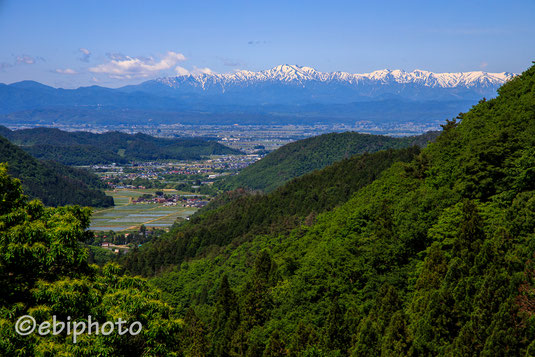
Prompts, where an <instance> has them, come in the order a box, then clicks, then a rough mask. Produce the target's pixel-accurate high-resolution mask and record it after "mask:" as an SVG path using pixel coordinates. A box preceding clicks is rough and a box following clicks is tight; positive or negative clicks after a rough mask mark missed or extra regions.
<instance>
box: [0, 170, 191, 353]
mask: <svg viewBox="0 0 535 357" xmlns="http://www.w3.org/2000/svg"><path fill="white" fill-rule="evenodd" d="M0 199H1V202H2V204H1V205H0V291H2V294H1V296H0V337H1V338H0V355H2V356H56V355H61V356H96V355H101V356H136V355H138V356H140V355H173V354H175V355H180V345H179V340H180V339H179V336H180V333H181V330H182V326H183V323H182V321H181V320H179V319H177V318H175V317H174V315H173V309H172V308H171V307H170V306H169V305H167V304H165V303H163V302H161V301H160V300H159V293H158V292H157V291H155V290H154V289H153V288H151V287H150V286H148V284H147V282H146V281H144V280H142V279H140V278H133V277H129V276H125V275H123V273H122V269H121V268H120V267H119V266H117V265H112V264H108V265H106V266H105V267H103V268H98V267H97V266H94V265H89V264H88V263H87V250H86V248H84V245H83V244H82V243H81V241H83V240H85V239H86V238H87V237H88V235H89V234H90V232H89V231H87V227H88V226H89V216H90V210H89V209H87V208H80V207H78V206H71V207H60V208H46V207H44V206H43V205H42V204H41V203H40V202H39V201H31V202H28V201H27V200H26V198H25V197H24V196H23V195H22V190H21V186H20V182H19V181H18V180H15V179H12V178H11V177H9V176H8V175H7V170H6V168H5V166H0ZM23 315H31V316H33V317H34V318H35V319H36V320H37V322H38V323H41V322H44V321H49V322H50V321H52V319H53V316H54V315H55V316H56V319H57V320H59V321H64V322H66V321H68V320H67V318H68V317H69V316H70V317H71V321H76V320H80V319H87V318H88V316H89V315H91V317H92V320H93V321H98V322H100V323H101V324H102V323H104V322H105V321H113V322H114V321H116V320H117V319H118V318H122V319H123V320H126V321H129V323H131V322H133V321H139V322H141V323H142V326H143V329H142V331H141V333H140V334H139V335H136V336H131V335H130V334H126V335H123V336H119V335H118V334H117V329H116V330H115V332H114V333H112V334H111V335H109V336H104V335H98V336H97V335H95V334H92V335H87V334H84V335H81V336H79V337H78V342H77V343H76V344H74V343H73V342H72V336H68V335H67V334H66V333H64V332H63V333H61V334H59V335H52V334H49V335H45V336H39V335H38V334H37V333H34V334H31V335H28V336H19V335H18V334H16V332H15V326H14V324H15V322H16V320H17V319H18V318H19V317H20V316H23Z"/></svg>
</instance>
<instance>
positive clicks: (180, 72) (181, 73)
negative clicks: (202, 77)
mask: <svg viewBox="0 0 535 357" xmlns="http://www.w3.org/2000/svg"><path fill="white" fill-rule="evenodd" d="M175 72H176V74H177V75H178V76H187V75H189V74H190V73H189V71H188V70H187V69H185V68H184V67H180V66H176V67H175Z"/></svg>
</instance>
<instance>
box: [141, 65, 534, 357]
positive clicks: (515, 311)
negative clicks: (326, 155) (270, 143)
mask: <svg viewBox="0 0 535 357" xmlns="http://www.w3.org/2000/svg"><path fill="white" fill-rule="evenodd" d="M534 103H535V67H533V68H530V69H529V70H527V71H526V72H525V73H524V74H522V75H521V76H519V77H517V78H515V79H513V80H511V81H510V82H508V83H506V84H505V85H504V86H503V87H502V88H501V89H500V95H499V96H498V97H497V98H496V99H493V100H489V101H481V102H480V103H479V104H478V105H476V106H475V107H474V108H473V109H472V110H471V111H470V112H468V113H465V114H462V115H459V117H458V119H459V121H455V120H453V121H448V123H447V124H446V125H444V131H443V132H442V134H441V135H440V136H439V137H438V139H437V140H436V142H434V143H432V144H430V145H429V146H428V147H427V148H425V149H423V150H422V151H421V152H420V153H417V154H416V155H417V156H416V157H415V158H413V159H410V160H397V162H393V163H392V162H391V163H389V165H388V168H385V169H383V170H381V171H379V172H377V175H375V176H373V179H371V180H369V181H366V182H367V183H366V184H362V185H357V186H358V188H355V189H354V190H353V191H351V194H350V196H349V197H348V198H347V199H341V200H339V201H337V204H335V205H332V206H331V205H328V206H327V208H326V209H325V210H321V209H317V208H318V207H319V206H315V205H314V203H311V202H313V200H309V199H310V198H311V197H312V193H317V192H318V191H315V189H316V187H318V190H319V191H321V192H329V190H331V189H333V190H335V191H336V190H337V187H338V184H343V183H342V182H347V181H344V180H340V181H336V180H335V181H333V183H332V184H331V185H329V184H325V185H324V186H316V185H314V184H313V183H314V182H315V179H314V177H316V176H314V175H318V176H317V177H321V175H322V174H325V175H327V174H326V173H327V172H330V171H329V170H330V168H326V169H325V170H324V171H320V172H318V173H315V174H314V175H305V176H303V177H301V178H299V179H298V180H295V181H292V182H291V183H289V184H287V185H285V186H283V187H281V188H279V189H278V190H275V191H273V192H272V193H271V194H269V195H267V196H254V197H265V198H262V200H265V203H263V205H265V206H267V207H272V210H271V211H270V212H283V213H281V216H280V217H287V216H288V215H287V212H292V211H290V210H289V209H287V208H286V207H289V206H292V202H294V201H292V200H293V199H295V198H296V197H303V199H302V200H295V202H300V201H306V202H307V204H306V205H308V206H311V207H314V209H311V210H310V211H308V212H315V215H314V217H311V219H310V220H307V219H304V218H306V216H303V215H300V216H298V217H300V218H301V219H299V220H297V224H294V225H288V226H287V227H288V228H286V229H282V228H281V226H282V225H281V224H275V225H274V227H275V229H270V228H271V227H272V226H270V223H272V222H273V220H268V219H267V218H266V217H274V216H276V215H275V214H273V215H271V214H270V212H268V211H262V210H257V209H256V208H255V206H254V205H252V204H251V205H245V207H246V209H245V208H244V209H242V210H240V209H239V207H237V205H233V202H242V203H246V202H248V201H247V200H248V199H243V198H238V199H236V200H230V202H227V203H223V204H222V205H220V206H219V207H218V208H216V209H214V210H213V211H209V210H208V211H206V212H205V213H204V215H203V216H200V217H199V218H197V219H194V220H192V221H190V223H189V224H188V225H185V226H184V227H181V228H179V229H178V230H177V231H176V232H175V233H174V234H176V236H177V237H179V238H180V239H181V240H182V242H181V243H180V244H182V245H183V246H184V247H186V246H189V247H194V249H192V250H191V251H190V252H189V253H188V254H190V255H188V256H187V257H188V258H190V259H189V260H188V261H184V260H183V259H179V260H177V261H175V263H176V264H179V265H177V267H176V268H175V269H174V270H172V271H167V272H165V273H163V274H159V275H158V276H157V277H155V278H153V280H152V281H153V282H154V283H155V284H156V285H157V286H159V287H161V288H162V289H163V290H164V294H165V297H166V298H167V299H169V301H170V302H171V303H172V304H173V305H176V306H177V308H178V309H180V311H185V309H187V308H189V307H194V308H195V309H196V311H203V312H204V313H203V314H202V315H199V317H200V318H202V319H204V321H206V322H209V321H211V319H212V317H211V313H210V312H211V311H214V309H215V306H216V305H215V304H216V301H217V300H218V299H217V298H216V296H217V291H218V287H219V286H220V281H221V278H220V277H221V276H223V275H224V274H226V275H227V276H228V281H229V285H230V286H232V290H233V291H235V292H237V293H236V295H237V299H238V300H239V301H240V304H239V315H240V327H239V328H237V329H236V330H235V332H234V334H233V336H232V339H231V340H232V342H231V349H230V351H229V354H230V355H255V353H256V355H261V354H263V353H266V354H268V353H269V354H271V355H273V354H274V353H277V352H275V351H278V353H279V354H281V355H282V354H288V355H291V356H336V355H353V356H474V355H475V356H526V355H533V354H534V353H535V343H533V341H534V340H535V273H534V271H535V268H534V265H533V262H532V261H533V257H534V255H533V252H534V251H535V180H534V178H535V176H534V167H535V162H534V161H533V160H534V159H533V158H534V157H535V155H534V153H535V145H534V144H535V105H534ZM371 156H373V155H370V157H371ZM340 164H341V163H340ZM370 165H371V164H370ZM332 167H336V165H334V166H332ZM349 167H350V166H347V167H346V169H348V168H349ZM362 168H363V170H366V165H364V166H362ZM331 172H332V171H331ZM340 172H342V171H340ZM348 172H352V173H354V174H355V175H358V172H359V170H355V171H350V170H349V169H348ZM368 173H370V176H372V175H371V171H368ZM340 176H344V175H343V174H342V175H340ZM325 177H327V176H325ZM307 180H309V181H307ZM364 181H365V180H364ZM364 181H362V182H364ZM307 182H310V185H309V186H308V187H307V184H306V183H307ZM292 185H295V186H292ZM287 187H288V188H289V187H293V188H292V190H289V191H286V188H287ZM299 188H302V190H303V192H305V193H306V192H307V189H308V188H310V191H309V192H310V193H311V195H307V194H305V195H303V196H298V195H297V194H295V192H298V189H299ZM277 192H281V193H285V195H287V196H288V197H292V199H291V200H290V201H284V199H282V198H276V197H277V196H276V195H277ZM337 192H340V191H337ZM341 196H343V194H341ZM249 199H250V198H249ZM258 200H260V198H258ZM272 200H273V201H272ZM278 200H280V201H278ZM272 202H273V203H272ZM274 202H277V203H274ZM279 202H284V205H283V204H280V203H279ZM270 204H273V206H270ZM295 205H297V206H299V203H295ZM235 209H236V210H237V212H239V214H236V215H235V216H233V215H234V213H233V212H234V211H233V210H235ZM293 212H307V211H306V210H305V211H298V210H297V211H293ZM308 214H310V213H308ZM308 214H307V215H308ZM209 217H210V218H209ZM225 217H233V218H232V219H231V220H229V221H225ZM270 219H271V218H270ZM223 222H225V224H223ZM242 222H246V223H244V224H243V226H241V225H240V224H241V223H242ZM253 223H254V224H253ZM215 227H218V228H219V230H215V229H214V228H215ZM212 229H214V230H212ZM234 229H235V231H234ZM248 229H249V230H250V231H251V232H253V233H251V235H250V236H249V235H247V233H244V232H247V230H248ZM186 231H189V232H192V233H191V234H183V233H181V232H186ZM193 232H195V233H193ZM229 232H234V233H229ZM208 234H212V236H213V237H219V238H215V239H214V240H210V239H205V238H204V237H206V236H207V235H208ZM227 237H228V239H227ZM218 239H220V240H218ZM167 242H169V241H167ZM225 244H226V245H225ZM218 246H221V247H218ZM154 247H158V245H154ZM159 247H160V248H159V249H161V251H164V250H165V248H163V247H168V246H166V245H161V246H159ZM268 252H269V257H270V260H271V262H272V263H271V264H270V265H269V266H275V265H276V266H277V269H276V271H275V270H273V272H274V274H272V270H271V268H270V269H268V264H260V265H259V264H258V262H259V261H264V260H265V261H267V259H265V257H266V255H267V253H268ZM141 256H142V255H141ZM132 257H135V255H133V256H132ZM147 261H150V259H148V260H147ZM168 262H169V263H171V264H173V262H172V261H171V260H168ZM140 263H141V264H142V263H143V262H140ZM161 264H162V265H163V266H165V265H166V264H167V262H165V261H163V262H161ZM259 267H263V268H262V269H259ZM150 270H151V271H158V265H157V264H155V265H153V266H151V269H150ZM268 270H269V272H270V273H269V274H267V272H268ZM260 272H263V273H260ZM266 276H269V278H266ZM262 277H263V278H262ZM255 282H256V283H255ZM258 282H264V283H262V284H259V283H258ZM255 284H256V285H255ZM201 293H203V294H202V295H203V296H204V297H203V299H196V298H195V297H196V296H199V295H200V294H201ZM212 334H213V331H208V336H212ZM215 343H216V344H218V342H215ZM225 343H226V342H225ZM221 346H222V347H221V348H223V349H224V348H225V347H223V346H226V344H225V345H223V344H222V345H221ZM212 348H213V349H214V350H217V348H218V346H213V347H212ZM258 351H260V352H258Z"/></svg>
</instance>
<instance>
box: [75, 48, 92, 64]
mask: <svg viewBox="0 0 535 357" xmlns="http://www.w3.org/2000/svg"><path fill="white" fill-rule="evenodd" d="M78 51H80V53H81V57H80V61H82V62H89V57H91V51H89V50H88V49H87V48H83V47H82V48H79V49H78Z"/></svg>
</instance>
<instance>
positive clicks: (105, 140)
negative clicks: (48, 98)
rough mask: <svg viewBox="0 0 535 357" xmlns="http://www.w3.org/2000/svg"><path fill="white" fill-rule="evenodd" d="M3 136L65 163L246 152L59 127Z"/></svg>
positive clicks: (190, 141)
mask: <svg viewBox="0 0 535 357" xmlns="http://www.w3.org/2000/svg"><path fill="white" fill-rule="evenodd" d="M0 135H2V136H4V137H6V138H7V139H9V140H10V141H11V142H12V143H14V144H16V145H20V146H21V147H22V148H23V149H24V150H25V151H26V152H28V153H29V154H31V155H32V156H34V157H35V158H37V159H40V160H50V161H57V162H60V163H62V164H65V165H94V164H111V163H121V164H124V163H128V162H131V161H152V160H198V159H200V158H201V157H203V156H209V155H229V154H243V152H241V151H240V150H237V149H232V148H230V147H227V146H224V145H222V144H219V143H217V142H215V141H209V140H205V139H196V138H174V139H167V138H157V137H153V136H150V135H146V134H141V133H138V134H134V135H131V134H126V133H121V132H116V131H115V132H106V133H102V134H94V133H90V132H85V131H74V132H69V131H63V130H59V129H55V128H33V129H22V130H9V129H8V128H6V127H3V126H1V125H0Z"/></svg>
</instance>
